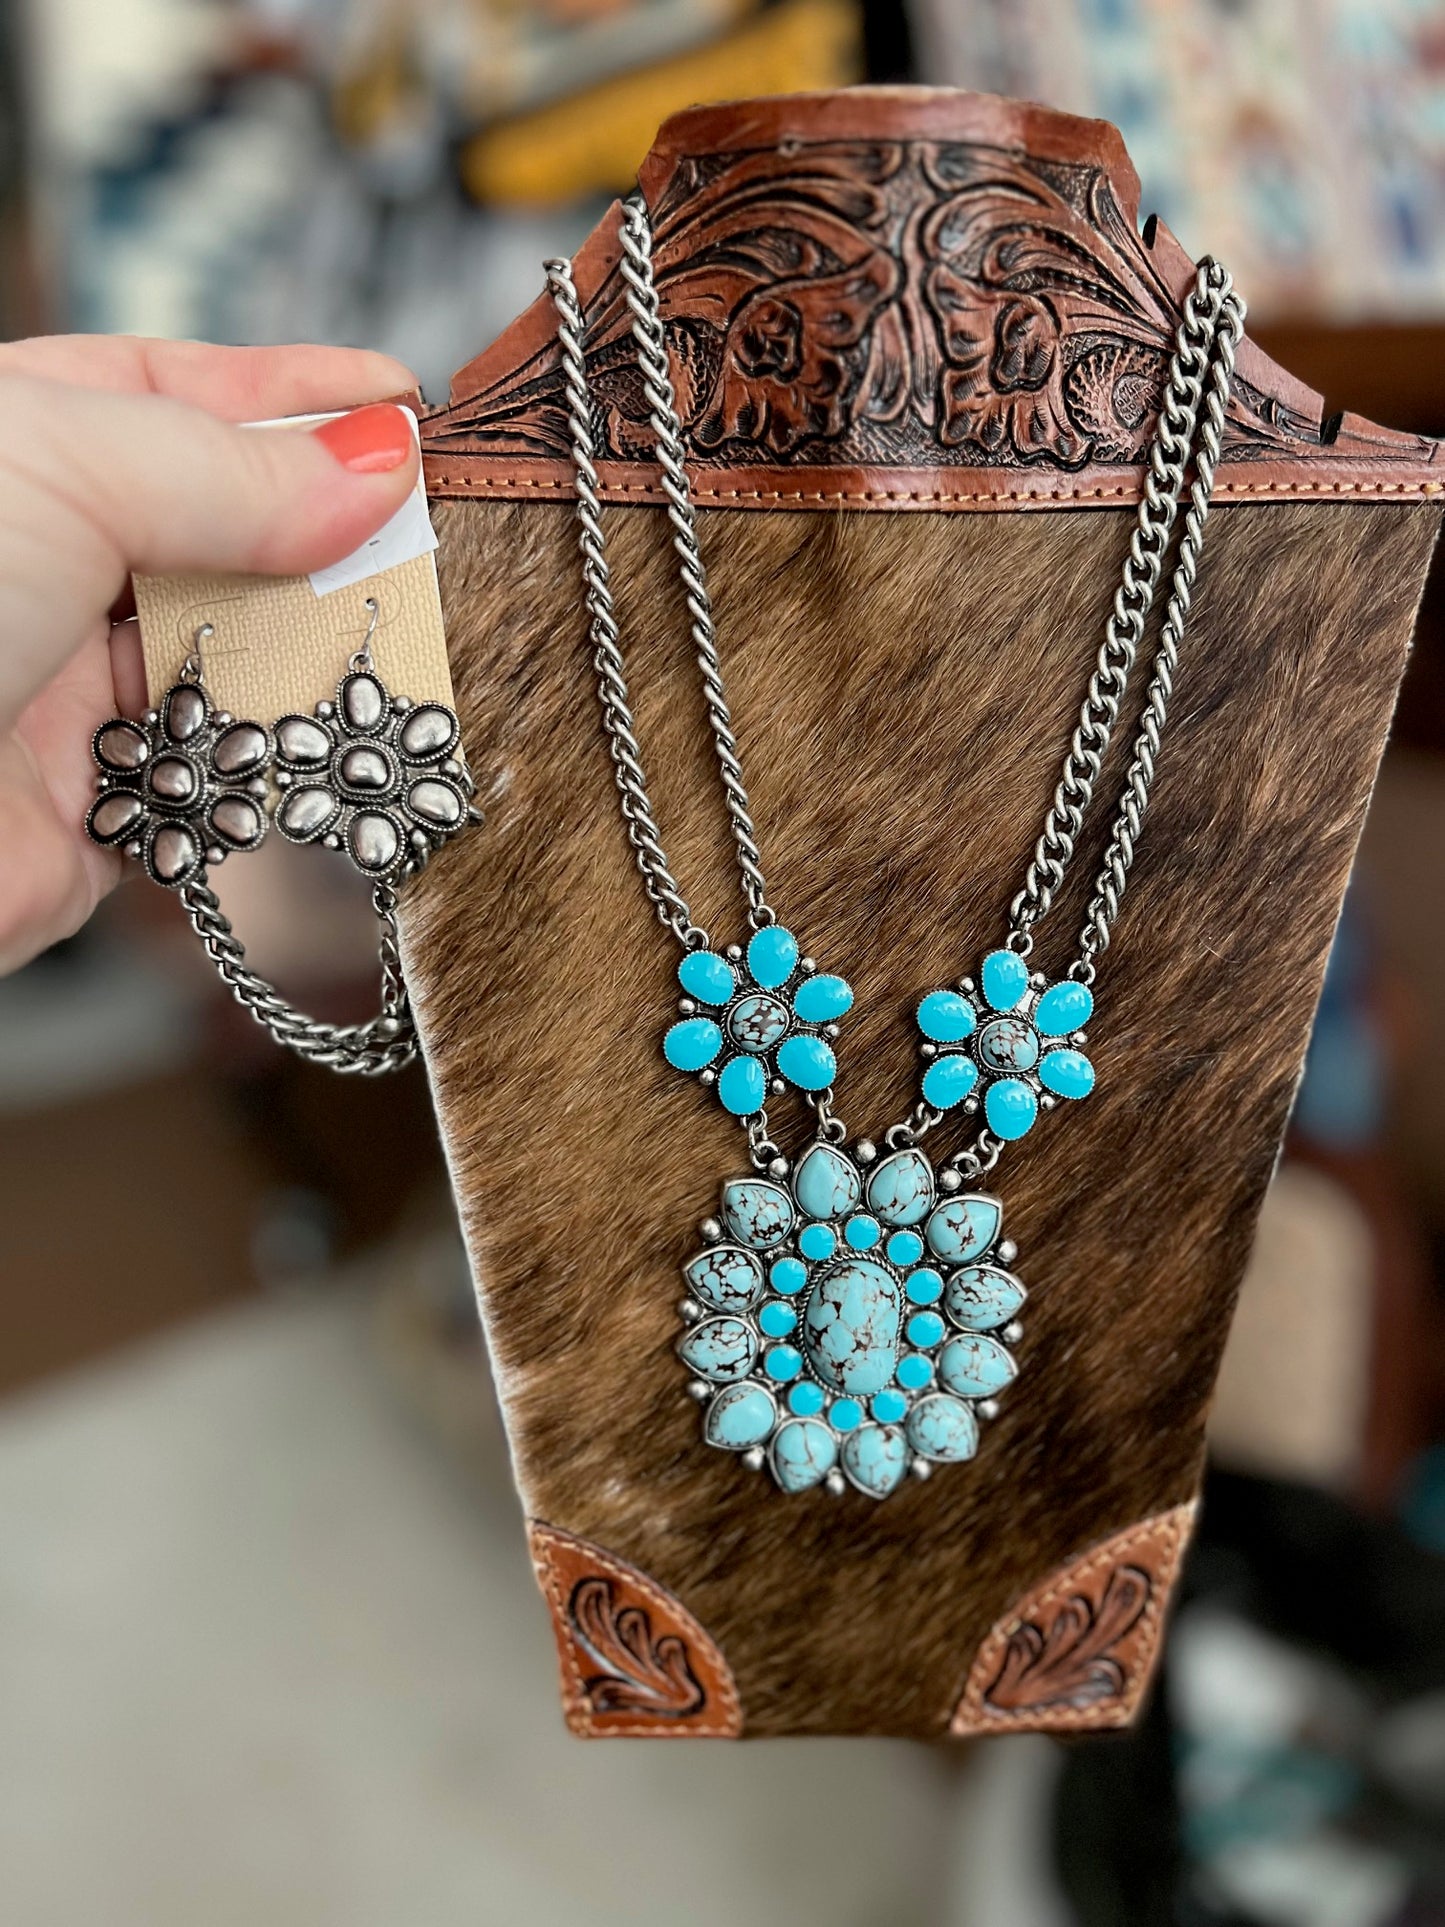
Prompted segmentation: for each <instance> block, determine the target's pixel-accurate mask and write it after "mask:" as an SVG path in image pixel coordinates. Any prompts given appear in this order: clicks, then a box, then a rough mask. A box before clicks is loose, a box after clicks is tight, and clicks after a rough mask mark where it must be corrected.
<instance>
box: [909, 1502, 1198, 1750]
mask: <svg viewBox="0 0 1445 1927" xmlns="http://www.w3.org/2000/svg"><path fill="white" fill-rule="evenodd" d="M1193 1520H1194V1506H1193V1504H1192V1503H1189V1504H1185V1505H1178V1506H1173V1507H1171V1508H1170V1509H1169V1510H1168V1511H1167V1512H1159V1513H1155V1514H1154V1515H1153V1516H1152V1517H1150V1518H1148V1519H1141V1520H1140V1521H1139V1522H1138V1523H1137V1524H1136V1525H1132V1526H1126V1527H1125V1528H1124V1530H1123V1531H1122V1532H1116V1533H1114V1534H1113V1536H1112V1537H1111V1538H1108V1539H1105V1540H1104V1541H1103V1542H1102V1543H1101V1544H1099V1545H1096V1546H1093V1547H1091V1548H1090V1549H1089V1551H1087V1552H1084V1553H1081V1554H1080V1555H1079V1556H1078V1558H1076V1559H1072V1560H1070V1561H1069V1563H1068V1564H1067V1565H1066V1566H1064V1567H1062V1568H1061V1569H1060V1570H1058V1571H1057V1572H1054V1573H1052V1574H1051V1575H1050V1576H1049V1577H1048V1578H1046V1579H1044V1580H1041V1581H1040V1582H1039V1583H1038V1584H1037V1585H1035V1586H1031V1587H1030V1588H1029V1590H1028V1591H1027V1592H1026V1593H1025V1594H1023V1596H1022V1597H1021V1598H1019V1599H1018V1600H1017V1601H1016V1602H1015V1603H1014V1605H1013V1607H1012V1609H1011V1610H1010V1611H1009V1612H1008V1613H1006V1614H1005V1615H1004V1616H1003V1618H1001V1619H999V1620H997V1621H996V1622H995V1624H994V1626H993V1628H992V1630H991V1631H990V1632H989V1634H988V1637H987V1638H986V1639H985V1640H984V1642H983V1644H982V1645H981V1646H980V1647H979V1649H978V1651H977V1652H976V1653H975V1654H974V1657H973V1663H972V1664H971V1666H970V1667H969V1671H968V1678H967V1680H966V1681H965V1683H964V1689H963V1692H962V1694H961V1695H960V1697H959V1699H958V1702H957V1704H956V1705H955V1706H954V1708H953V1711H952V1716H951V1718H950V1720H949V1728H948V1730H949V1732H950V1733H952V1734H953V1735H954V1737H955V1738H958V1739H962V1738H968V1737H971V1736H973V1735H975V1734H979V1733H1001V1732H1015V1733H1026V1732H1043V1733H1052V1732H1060V1733H1062V1732H1084V1731H1089V1730H1103V1729H1105V1728H1108V1727H1114V1726H1124V1725H1127V1724H1128V1722H1129V1720H1130V1719H1132V1718H1133V1715H1134V1712H1135V1710H1136V1709H1137V1707H1138V1705H1139V1701H1140V1698H1141V1696H1142V1694H1143V1692H1144V1689H1145V1687H1146V1686H1147V1684H1148V1680H1149V1674H1150V1672H1151V1670H1152V1668H1153V1665H1154V1661H1155V1658H1156V1657H1157V1654H1158V1650H1159V1639H1160V1634H1161V1631H1162V1628H1163V1620H1164V1612H1165V1609H1166V1607H1167V1605H1168V1601H1169V1594H1170V1591H1171V1589H1172V1587H1173V1584H1174V1580H1175V1576H1176V1575H1177V1573H1178V1571H1179V1561H1180V1557H1181V1555H1182V1553H1183V1550H1184V1547H1185V1545H1186V1544H1187V1542H1188V1538H1189V1533H1190V1529H1191V1527H1192V1525H1193Z"/></svg>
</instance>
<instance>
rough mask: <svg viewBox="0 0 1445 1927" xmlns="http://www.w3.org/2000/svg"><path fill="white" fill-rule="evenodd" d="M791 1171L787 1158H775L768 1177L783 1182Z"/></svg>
mask: <svg viewBox="0 0 1445 1927" xmlns="http://www.w3.org/2000/svg"><path fill="white" fill-rule="evenodd" d="M791 1169H792V1167H791V1165H790V1164H789V1163H788V1160H787V1159H786V1158H783V1157H777V1158H774V1159H773V1160H772V1162H771V1163H770V1164H769V1166H768V1176H769V1177H770V1178H777V1179H778V1180H779V1181H780V1182H781V1180H782V1179H783V1178H785V1177H786V1176H787V1175H788V1172H789V1171H790V1170H791Z"/></svg>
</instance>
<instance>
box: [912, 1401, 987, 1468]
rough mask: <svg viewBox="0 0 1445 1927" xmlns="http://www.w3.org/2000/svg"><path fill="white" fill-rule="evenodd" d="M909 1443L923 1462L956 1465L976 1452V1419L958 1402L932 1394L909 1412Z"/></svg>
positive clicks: (965, 1406)
mask: <svg viewBox="0 0 1445 1927" xmlns="http://www.w3.org/2000/svg"><path fill="white" fill-rule="evenodd" d="M908 1442H909V1444H910V1445H911V1446H912V1447H913V1449H914V1451H915V1452H919V1453H921V1454H922V1456H923V1457H924V1458H925V1459H937V1460H938V1462H939V1464H940V1465H956V1464H958V1462H959V1461H960V1460H961V1459H971V1458H972V1457H973V1455H974V1453H975V1452H976V1451H977V1450H978V1420H977V1419H976V1418H975V1417H974V1415H973V1413H972V1412H971V1411H970V1409H969V1408H968V1406H967V1405H965V1404H963V1403H962V1401H961V1400H959V1399H956V1398H950V1397H949V1395H948V1394H947V1392H935V1393H933V1394H932V1396H931V1397H929V1398H923V1399H920V1400H919V1401H918V1403H917V1404H916V1405H915V1406H914V1408H913V1410H912V1411H911V1412H910V1413H909V1415H908Z"/></svg>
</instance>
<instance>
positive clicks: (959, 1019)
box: [918, 990, 978, 1044]
mask: <svg viewBox="0 0 1445 1927" xmlns="http://www.w3.org/2000/svg"><path fill="white" fill-rule="evenodd" d="M977 1022H978V1019H977V1017H976V1016H975V1015H974V1009H973V1005H972V1004H971V1003H970V1002H969V1001H968V999H967V997H961V996H960V995H959V993H958V992H957V991H956V990H934V991H931V992H930V993H929V995H928V996H927V997H925V998H924V1000H923V1002H922V1003H921V1004H920V1005H919V1006H918V1028H919V1029H920V1030H921V1031H922V1032H923V1034H924V1036H925V1037H931V1038H932V1039H933V1041H934V1043H935V1044H960V1043H962V1042H963V1040H964V1038H965V1037H971V1036H972V1035H973V1028H974V1025H975V1024H976V1023H977Z"/></svg>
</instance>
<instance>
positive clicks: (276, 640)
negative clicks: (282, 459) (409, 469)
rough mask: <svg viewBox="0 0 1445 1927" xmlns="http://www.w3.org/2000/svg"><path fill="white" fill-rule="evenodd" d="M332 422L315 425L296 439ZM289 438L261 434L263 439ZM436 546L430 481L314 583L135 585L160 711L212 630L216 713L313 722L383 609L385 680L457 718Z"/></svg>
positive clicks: (378, 637)
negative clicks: (294, 715) (371, 605)
mask: <svg viewBox="0 0 1445 1927" xmlns="http://www.w3.org/2000/svg"><path fill="white" fill-rule="evenodd" d="M323 419H325V418H324V417H322V416H307V417H305V418H304V420H302V421H298V422H296V423H293V424H289V426H292V427H298V426H306V425H310V424H311V423H312V422H315V421H319V420H323ZM284 426H287V425H286V424H280V423H258V424H256V427H257V430H258V432H260V431H262V430H267V431H269V430H272V429H278V428H282V427H284ZM435 547H436V537H435V535H434V534H433V532H432V527H431V520H430V517H429V516H428V514H427V507H426V496H425V493H424V491H423V488H422V484H421V482H420V481H418V483H417V488H416V492H415V494H414V495H412V496H411V497H410V498H409V499H408V501H407V502H406V504H405V505H404V506H403V507H402V508H401V509H400V510H399V511H398V513H397V514H396V515H395V516H394V517H393V518H392V520H391V521H390V522H389V523H387V525H386V526H385V528H383V529H381V530H379V531H378V532H377V534H376V535H375V536H374V537H373V538H372V539H371V541H369V542H367V543H365V544H364V545H363V546H362V547H361V548H360V549H358V550H356V551H355V553H354V554H353V555H350V556H346V557H344V558H343V559H342V560H341V561H340V562H337V563H334V564H332V566H331V567H330V568H328V569H324V570H319V571H317V573H316V574H315V575H313V576H309V577H308V576H286V577H271V576H254V575H216V576H198V575H189V576H179V575H178V576H142V575H138V576H137V577H136V578H135V601H136V613H137V615H138V617H139V619H140V632H141V646H142V649H143V651H144V655H145V667H146V683H147V686H148V690H149V694H150V698H151V701H152V702H155V701H156V700H158V699H159V696H160V694H161V692H162V691H163V690H165V689H167V688H168V687H169V686H170V685H171V684H172V683H173V682H174V681H175V680H176V676H177V674H178V673H179V671H180V668H181V665H182V664H183V663H184V662H185V660H186V658H187V657H188V656H189V655H191V654H192V653H193V652H194V651H195V649H196V632H197V631H198V630H199V629H200V628H202V627H203V626H204V625H206V624H209V625H210V628H211V631H212V633H211V634H210V635H209V636H207V637H206V639H205V644H204V648H203V650H202V651H201V654H202V667H203V669H204V671H205V677H206V685H207V688H208V689H209V691H210V694H211V698H212V700H213V702H214V703H215V704H216V705H217V707H219V708H223V709H229V710H230V711H231V712H232V713H233V714H235V715H238V716H281V715H285V714H287V713H289V712H299V713H301V714H305V713H307V712H309V711H310V710H311V709H313V708H314V707H315V705H316V704H317V703H318V702H320V701H322V700H323V699H324V698H326V697H330V696H333V695H334V694H335V692H336V684H337V680H338V678H339V677H340V676H341V674H342V671H343V670H344V669H345V666H346V662H347V658H348V657H349V656H350V655H351V654H352V653H353V652H354V651H355V650H357V649H359V648H360V647H361V644H362V642H363V641H364V640H365V637H366V634H367V630H368V627H369V626H370V623H371V611H370V610H369V609H368V608H367V606H366V604H367V600H368V598H370V599H372V600H374V601H375V603H376V605H377V618H376V626H375V631H374V633H373V634H372V637H371V646H372V652H373V654H374V656H375V659H376V666H377V669H378V670H379V672H380V673H381V675H382V676H383V677H384V678H385V679H386V681H387V683H388V684H389V686H390V687H391V688H393V689H403V690H405V691H406V693H407V695H408V696H409V697H410V698H411V699H412V701H413V702H441V703H445V704H446V705H447V706H448V707H449V708H450V707H452V706H453V697H452V681H451V671H450V669H449V667H448V664H447V650H446V636H445V633H444V631H443V628H442V610H441V600H440V597H439V596H438V593H437V572H436V560H435V557H434V555H433V553H432V551H433V550H434V549H435Z"/></svg>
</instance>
